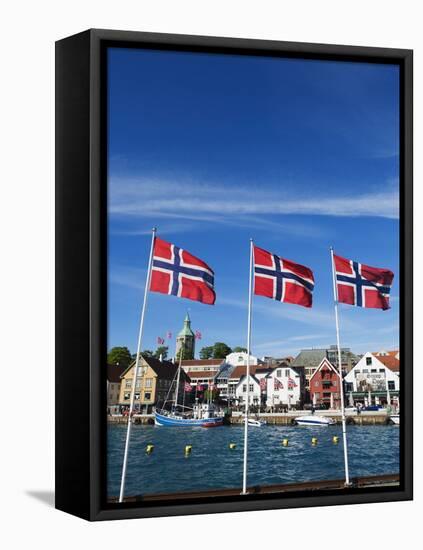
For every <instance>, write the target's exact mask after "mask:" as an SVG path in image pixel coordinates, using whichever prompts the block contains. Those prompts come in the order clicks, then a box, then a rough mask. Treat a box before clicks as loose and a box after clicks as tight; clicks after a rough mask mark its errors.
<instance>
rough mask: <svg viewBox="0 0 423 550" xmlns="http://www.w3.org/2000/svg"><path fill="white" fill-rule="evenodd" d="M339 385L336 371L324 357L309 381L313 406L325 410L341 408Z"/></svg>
mask: <svg viewBox="0 0 423 550" xmlns="http://www.w3.org/2000/svg"><path fill="white" fill-rule="evenodd" d="M340 388H341V384H340V380H339V375H338V371H337V369H336V368H335V367H334V366H333V365H332V363H331V362H330V361H329V360H328V359H327V358H326V357H324V358H323V359H322V361H321V362H320V365H319V366H318V367H317V369H316V370H315V371H314V372H313V374H312V375H311V377H310V381H309V391H310V399H311V401H312V403H313V405H314V406H316V407H325V408H327V409H339V408H340V407H341V392H340Z"/></svg>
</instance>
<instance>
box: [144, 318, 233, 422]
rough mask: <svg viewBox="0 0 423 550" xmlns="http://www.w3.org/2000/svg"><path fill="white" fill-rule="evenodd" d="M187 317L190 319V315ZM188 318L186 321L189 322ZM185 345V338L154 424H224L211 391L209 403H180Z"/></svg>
mask: <svg viewBox="0 0 423 550" xmlns="http://www.w3.org/2000/svg"><path fill="white" fill-rule="evenodd" d="M187 319H188V320H189V317H188V316H187ZM187 319H186V320H185V322H187ZM184 347H185V340H184V346H183V347H181V350H180V353H179V365H178V370H177V371H176V374H175V377H174V379H173V380H172V384H171V385H170V388H169V391H168V393H167V396H166V399H165V401H164V403H163V406H162V408H161V409H158V408H157V407H156V410H155V411H154V424H155V425H156V426H182V427H184V426H185V427H189V426H199V427H202V428H215V427H218V426H222V425H223V414H220V413H219V412H218V411H217V409H216V407H215V405H214V403H212V401H211V396H210V393H209V399H208V402H207V403H199V402H198V398H197V399H196V402H195V404H194V406H193V407H187V406H185V404H184V403H182V404H181V403H178V397H179V386H180V380H181V369H182V356H183V350H184ZM173 388H175V390H174V397H173V399H172V400H170V399H169V396H170V395H171V394H172V391H173ZM184 395H185V393H184ZM168 403H169V404H170V409H168V408H166V405H167V404H168Z"/></svg>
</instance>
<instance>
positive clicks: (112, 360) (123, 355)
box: [107, 346, 132, 368]
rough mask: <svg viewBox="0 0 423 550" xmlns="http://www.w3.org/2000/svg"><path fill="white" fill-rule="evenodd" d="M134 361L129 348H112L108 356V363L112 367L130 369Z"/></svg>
mask: <svg viewBox="0 0 423 550" xmlns="http://www.w3.org/2000/svg"><path fill="white" fill-rule="evenodd" d="M131 361H132V355H131V352H130V351H129V349H128V348H127V347H124V346H116V347H114V348H112V349H111V350H110V351H109V353H108V354H107V362H108V363H109V364H110V365H120V366H121V367H125V368H126V367H128V366H129V363H130V362H131Z"/></svg>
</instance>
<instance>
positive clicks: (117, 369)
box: [107, 363, 126, 384]
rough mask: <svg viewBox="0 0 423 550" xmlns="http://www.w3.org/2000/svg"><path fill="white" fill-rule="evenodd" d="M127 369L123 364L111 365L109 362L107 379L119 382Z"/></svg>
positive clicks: (113, 382) (115, 382)
mask: <svg viewBox="0 0 423 550" xmlns="http://www.w3.org/2000/svg"><path fill="white" fill-rule="evenodd" d="M125 371H126V367H124V366H123V365H111V364H110V363H108V364H107V380H108V381H109V382H111V383H112V384H118V383H119V382H120V377H121V376H122V374H123V373H124V372H125Z"/></svg>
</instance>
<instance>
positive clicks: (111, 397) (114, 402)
mask: <svg viewBox="0 0 423 550" xmlns="http://www.w3.org/2000/svg"><path fill="white" fill-rule="evenodd" d="M124 372H125V367H123V366H120V365H119V364H118V365H111V364H108V365H107V410H108V411H109V413H110V414H112V413H116V412H118V411H119V396H120V383H121V376H122V374H123V373H124Z"/></svg>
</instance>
